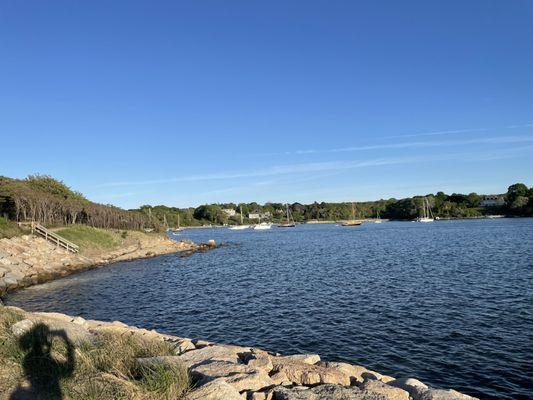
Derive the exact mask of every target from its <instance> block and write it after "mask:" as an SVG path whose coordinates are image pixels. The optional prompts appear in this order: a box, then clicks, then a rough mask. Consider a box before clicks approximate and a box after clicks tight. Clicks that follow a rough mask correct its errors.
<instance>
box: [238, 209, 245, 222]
mask: <svg viewBox="0 0 533 400" xmlns="http://www.w3.org/2000/svg"><path fill="white" fill-rule="evenodd" d="M239 207H240V209H241V225H244V220H243V217H242V205H241V206H239Z"/></svg>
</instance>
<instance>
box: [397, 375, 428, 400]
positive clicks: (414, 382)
mask: <svg viewBox="0 0 533 400" xmlns="http://www.w3.org/2000/svg"><path fill="white" fill-rule="evenodd" d="M389 385H391V386H394V387H397V388H400V389H403V390H405V391H407V392H408V393H409V395H410V396H411V397H412V398H413V399H414V400H418V399H419V398H420V396H421V395H422V394H423V393H424V392H425V391H426V390H428V389H429V388H428V386H427V385H426V384H424V383H423V382H420V381H419V380H418V379H414V378H402V379H395V380H394V381H392V382H389Z"/></svg>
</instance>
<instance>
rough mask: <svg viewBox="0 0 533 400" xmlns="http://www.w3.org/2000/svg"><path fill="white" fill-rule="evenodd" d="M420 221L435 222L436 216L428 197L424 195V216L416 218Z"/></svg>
mask: <svg viewBox="0 0 533 400" xmlns="http://www.w3.org/2000/svg"><path fill="white" fill-rule="evenodd" d="M416 220H417V221H418V222H433V221H435V218H434V217H433V212H432V211H431V207H430V206H429V201H428V199H427V197H424V204H423V209H422V216H421V217H418V218H417V219H416Z"/></svg>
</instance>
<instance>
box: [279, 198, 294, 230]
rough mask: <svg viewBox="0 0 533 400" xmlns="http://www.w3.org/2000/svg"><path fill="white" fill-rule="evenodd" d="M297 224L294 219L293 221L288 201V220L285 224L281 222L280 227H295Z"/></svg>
mask: <svg viewBox="0 0 533 400" xmlns="http://www.w3.org/2000/svg"><path fill="white" fill-rule="evenodd" d="M295 226H296V224H295V223H294V221H292V222H291V212H290V210H289V204H288V203H287V221H286V222H284V223H283V224H279V225H278V228H294V227H295Z"/></svg>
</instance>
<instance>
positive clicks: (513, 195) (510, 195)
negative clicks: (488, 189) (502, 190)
mask: <svg viewBox="0 0 533 400" xmlns="http://www.w3.org/2000/svg"><path fill="white" fill-rule="evenodd" d="M528 196H529V188H528V187H527V186H526V185H524V184H523V183H515V184H514V185H511V186H509V188H508V189H507V195H506V197H505V198H506V203H507V205H508V206H509V207H511V206H512V204H513V203H514V202H515V201H516V199H517V198H518V197H528Z"/></svg>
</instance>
